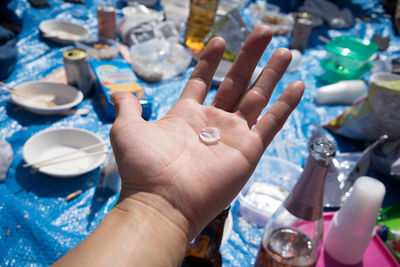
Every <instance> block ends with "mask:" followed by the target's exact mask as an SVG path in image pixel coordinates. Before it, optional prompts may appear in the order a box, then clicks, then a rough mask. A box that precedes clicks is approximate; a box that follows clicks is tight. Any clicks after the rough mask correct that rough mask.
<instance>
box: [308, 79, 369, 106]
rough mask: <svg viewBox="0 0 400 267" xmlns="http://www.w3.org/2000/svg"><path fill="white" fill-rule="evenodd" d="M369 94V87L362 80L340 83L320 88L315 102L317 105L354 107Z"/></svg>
mask: <svg viewBox="0 0 400 267" xmlns="http://www.w3.org/2000/svg"><path fill="white" fill-rule="evenodd" d="M367 94H368V88H367V85H366V84H365V82H364V81H362V80H348V81H340V82H337V83H333V84H330V85H326V86H323V87H320V88H318V90H317V92H316V93H315V102H316V103H317V104H343V105H352V104H353V103H354V102H355V101H356V100H358V99H360V98H361V97H364V96H366V95H367Z"/></svg>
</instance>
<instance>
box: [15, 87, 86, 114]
mask: <svg viewBox="0 0 400 267" xmlns="http://www.w3.org/2000/svg"><path fill="white" fill-rule="evenodd" d="M14 90H15V91H18V93H15V94H12V93H11V101H12V102H14V103H15V104H17V105H20V106H22V107H24V108H25V109H26V110H28V111H30V112H32V113H35V114H39V115H55V114H61V113H63V112H65V111H66V110H68V109H71V108H73V107H74V106H76V105H78V104H79V103H80V102H82V100H83V93H82V92H81V91H79V90H77V89H76V88H75V87H72V86H70V85H66V84H62V83H53V82H26V83H22V84H19V85H17V86H16V87H15V88H14Z"/></svg>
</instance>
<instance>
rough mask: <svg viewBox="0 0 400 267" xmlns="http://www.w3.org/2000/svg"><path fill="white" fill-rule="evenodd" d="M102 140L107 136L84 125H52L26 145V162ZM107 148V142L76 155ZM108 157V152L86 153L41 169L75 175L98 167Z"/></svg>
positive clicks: (56, 175) (45, 171) (56, 173)
mask: <svg viewBox="0 0 400 267" xmlns="http://www.w3.org/2000/svg"><path fill="white" fill-rule="evenodd" d="M102 142H103V140H102V139H101V138H100V137H98V136H97V135H95V134H94V133H91V132H89V131H86V130H83V129H77V128H59V129H51V130H45V131H42V132H39V133H37V134H35V135H34V136H32V137H31V138H29V139H28V140H27V141H26V142H25V145H24V147H23V149H22V155H23V158H24V160H25V161H26V163H34V162H38V161H41V160H45V159H49V158H52V157H55V156H58V155H63V154H66V153H69V152H72V151H75V150H78V149H80V148H83V147H87V146H91V145H95V144H98V143H102ZM106 149H107V148H106V147H105V146H102V147H97V148H93V149H90V150H86V151H80V152H78V153H76V154H73V157H74V158H75V157H77V156H84V155H85V154H86V153H93V152H100V151H105V150H106ZM71 157H72V156H71ZM105 157H106V154H105V153H104V154H101V155H95V156H89V157H82V158H80V159H76V160H71V161H67V162H61V163H58V164H54V165H47V166H43V167H40V168H39V169H38V171H39V172H42V173H45V174H47V175H50V176H53V177H57V178H69V177H74V176H77V175H81V174H84V173H87V172H89V171H92V170H94V169H96V168H97V167H99V166H100V164H102V163H103V161H104V159H105Z"/></svg>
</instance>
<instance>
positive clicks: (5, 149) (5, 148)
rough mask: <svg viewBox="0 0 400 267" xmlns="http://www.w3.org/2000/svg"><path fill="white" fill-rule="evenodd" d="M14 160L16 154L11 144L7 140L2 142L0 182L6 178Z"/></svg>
mask: <svg viewBox="0 0 400 267" xmlns="http://www.w3.org/2000/svg"><path fill="white" fill-rule="evenodd" d="M13 158H14V152H13V150H12V147H11V145H10V143H8V142H7V141H6V140H0V182H2V181H3V180H4V179H5V178H6V174H7V172H8V168H10V165H11V162H12V161H13Z"/></svg>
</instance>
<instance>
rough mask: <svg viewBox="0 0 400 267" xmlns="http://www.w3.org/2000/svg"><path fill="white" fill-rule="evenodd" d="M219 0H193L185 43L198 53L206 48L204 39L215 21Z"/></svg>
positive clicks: (187, 22)
mask: <svg viewBox="0 0 400 267" xmlns="http://www.w3.org/2000/svg"><path fill="white" fill-rule="evenodd" d="M218 2H219V1H218V0H191V1H190V12H189V16H188V18H187V21H186V31H185V44H186V46H187V47H188V48H189V49H190V50H192V51H193V53H195V54H197V53H198V52H200V51H201V50H203V49H204V44H203V39H204V37H206V35H207V33H208V31H209V30H210V28H211V26H212V25H213V23H214V18H215V15H216V13H217V8H218Z"/></svg>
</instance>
